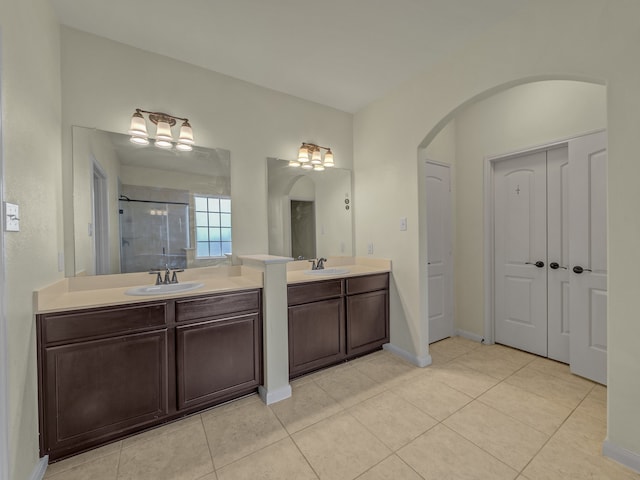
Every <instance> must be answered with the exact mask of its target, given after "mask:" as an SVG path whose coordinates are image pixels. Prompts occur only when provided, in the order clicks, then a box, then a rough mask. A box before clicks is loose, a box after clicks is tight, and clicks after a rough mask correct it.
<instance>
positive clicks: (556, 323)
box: [547, 145, 570, 363]
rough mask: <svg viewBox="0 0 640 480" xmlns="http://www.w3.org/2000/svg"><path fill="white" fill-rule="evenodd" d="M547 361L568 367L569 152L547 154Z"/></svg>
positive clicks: (556, 150) (556, 149) (562, 150)
mask: <svg viewBox="0 0 640 480" xmlns="http://www.w3.org/2000/svg"><path fill="white" fill-rule="evenodd" d="M547 260H548V263H549V269H548V270H547V301H548V307H547V309H548V323H547V325H548V338H547V340H548V357H549V358H552V359H554V360H558V361H560V362H563V363H569V332H570V330H569V298H570V294H569V293H570V288H569V280H570V274H569V265H570V264H569V149H568V148H567V146H566V145H563V146H562V147H559V148H555V149H552V150H548V151H547Z"/></svg>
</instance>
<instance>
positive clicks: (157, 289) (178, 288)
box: [124, 282, 204, 295]
mask: <svg viewBox="0 0 640 480" xmlns="http://www.w3.org/2000/svg"><path fill="white" fill-rule="evenodd" d="M202 286H204V283H198V282H185V283H169V284H166V285H165V284H162V285H144V286H142V287H133V288H130V289H129V290H127V291H125V292H124V293H125V294H126V295H165V294H170V293H182V292H188V291H190V290H195V289H197V288H200V287H202Z"/></svg>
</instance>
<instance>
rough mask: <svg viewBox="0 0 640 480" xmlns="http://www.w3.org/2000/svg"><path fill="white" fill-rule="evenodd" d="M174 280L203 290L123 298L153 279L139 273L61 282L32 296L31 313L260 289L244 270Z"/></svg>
mask: <svg viewBox="0 0 640 480" xmlns="http://www.w3.org/2000/svg"><path fill="white" fill-rule="evenodd" d="M178 278H179V280H180V282H183V283H184V282H193V281H197V282H199V283H202V284H203V286H202V287H200V288H198V289H196V290H190V291H187V292H178V293H173V294H162V295H145V296H132V295H127V294H125V291H126V290H128V289H129V288H131V287H136V286H142V285H152V284H153V283H154V279H155V277H153V276H152V275H148V274H147V273H146V272H143V273H128V274H119V275H99V276H92V277H72V278H65V279H63V280H60V281H59V282H56V283H54V284H52V285H50V286H48V287H45V288H42V289H40V290H38V291H36V292H34V299H33V300H34V311H35V313H51V312H60V311H68V310H79V309H82V308H93V307H104V306H110V305H122V304H133V303H142V302H152V301H154V300H164V299H166V298H184V297H193V296H198V295H206V294H211V293H220V292H230V291H234V290H247V289H254V288H262V286H263V277H262V272H259V271H257V270H254V269H251V268H247V267H244V266H235V267H232V266H228V267H227V266H223V267H204V268H193V269H188V270H185V271H184V272H181V273H179V274H178Z"/></svg>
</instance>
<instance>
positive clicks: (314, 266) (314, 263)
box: [307, 259, 316, 270]
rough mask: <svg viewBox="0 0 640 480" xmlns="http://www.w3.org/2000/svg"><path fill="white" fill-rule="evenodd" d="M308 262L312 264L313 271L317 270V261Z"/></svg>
mask: <svg viewBox="0 0 640 480" xmlns="http://www.w3.org/2000/svg"><path fill="white" fill-rule="evenodd" d="M307 262H310V263H311V270H315V269H316V261H315V259H313V260H307Z"/></svg>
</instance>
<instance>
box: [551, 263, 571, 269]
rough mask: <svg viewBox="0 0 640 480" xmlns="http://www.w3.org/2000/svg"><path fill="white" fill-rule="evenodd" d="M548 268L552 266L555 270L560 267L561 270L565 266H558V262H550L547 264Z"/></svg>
mask: <svg viewBox="0 0 640 480" xmlns="http://www.w3.org/2000/svg"><path fill="white" fill-rule="evenodd" d="M549 268H552V269H553V270H557V269H559V268H561V269H563V270H566V269H567V267H561V266H560V264H559V263H558V262H551V263H550V264H549Z"/></svg>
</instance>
